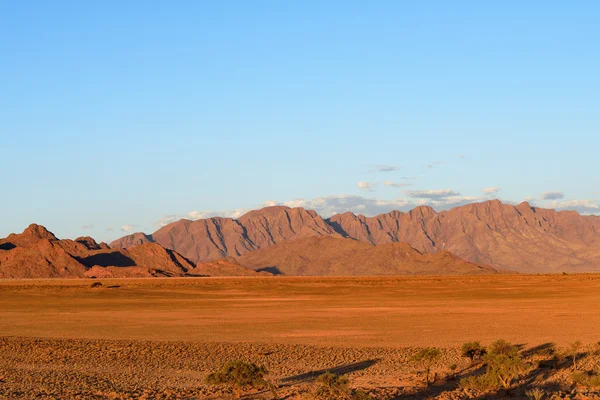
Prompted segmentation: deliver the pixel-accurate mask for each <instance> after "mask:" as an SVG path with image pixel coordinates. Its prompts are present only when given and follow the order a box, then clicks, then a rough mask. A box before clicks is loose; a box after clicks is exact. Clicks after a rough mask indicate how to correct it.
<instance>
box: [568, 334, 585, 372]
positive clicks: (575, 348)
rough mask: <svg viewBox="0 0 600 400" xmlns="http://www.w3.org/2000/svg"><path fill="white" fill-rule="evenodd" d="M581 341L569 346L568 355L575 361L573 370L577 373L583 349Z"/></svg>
mask: <svg viewBox="0 0 600 400" xmlns="http://www.w3.org/2000/svg"><path fill="white" fill-rule="evenodd" d="M581 346H582V344H581V341H580V340H577V341H575V342H573V343H571V344H570V345H569V348H568V354H569V356H570V357H571V358H572V359H573V370H575V371H577V355H578V354H579V350H580V349H581Z"/></svg>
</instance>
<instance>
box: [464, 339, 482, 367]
mask: <svg viewBox="0 0 600 400" xmlns="http://www.w3.org/2000/svg"><path fill="white" fill-rule="evenodd" d="M460 352H461V356H463V357H466V358H468V359H469V360H471V364H473V363H474V362H475V360H479V359H481V357H483V356H484V355H486V353H487V350H486V348H485V347H484V346H482V345H481V343H479V342H467V343H465V344H463V345H462V347H461V349H460Z"/></svg>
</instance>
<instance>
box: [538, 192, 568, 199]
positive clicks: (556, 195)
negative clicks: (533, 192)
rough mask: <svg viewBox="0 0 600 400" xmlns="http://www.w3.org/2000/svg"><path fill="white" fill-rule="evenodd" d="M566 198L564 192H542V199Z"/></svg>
mask: <svg viewBox="0 0 600 400" xmlns="http://www.w3.org/2000/svg"><path fill="white" fill-rule="evenodd" d="M564 198H565V194H564V193H563V192H544V193H542V197H541V200H561V199H564Z"/></svg>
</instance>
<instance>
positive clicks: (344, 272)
mask: <svg viewBox="0 0 600 400" xmlns="http://www.w3.org/2000/svg"><path fill="white" fill-rule="evenodd" d="M238 261H239V263H240V264H241V265H243V266H244V267H247V268H252V269H256V270H259V271H268V272H271V273H273V274H276V275H279V274H282V275H299V276H361V275H362V276H366V275H371V276H379V275H456V274H469V275H473V274H493V273H496V272H497V271H496V270H494V269H493V268H490V267H488V266H485V265H478V264H473V263H470V262H467V261H464V260H462V259H460V258H458V257H457V256H455V255H453V254H451V253H450V252H447V251H441V252H437V253H432V254H424V253H421V252H420V251H418V250H416V249H415V248H413V247H412V246H410V245H408V244H406V243H388V244H382V245H380V246H374V245H372V244H370V243H365V242H360V241H357V240H354V239H342V238H336V237H331V236H318V237H317V236H314V237H308V238H303V239H298V240H290V241H285V242H282V243H280V244H278V245H276V246H273V247H266V248H264V249H260V250H256V251H253V252H251V253H247V254H245V255H243V256H241V257H240V258H239V259H238Z"/></svg>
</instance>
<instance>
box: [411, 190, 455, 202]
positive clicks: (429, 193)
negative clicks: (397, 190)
mask: <svg viewBox="0 0 600 400" xmlns="http://www.w3.org/2000/svg"><path fill="white" fill-rule="evenodd" d="M406 194H407V195H408V197H413V198H420V199H431V200H439V199H445V198H447V197H452V196H460V193H459V192H455V191H454V190H451V189H439V190H407V191H406Z"/></svg>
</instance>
